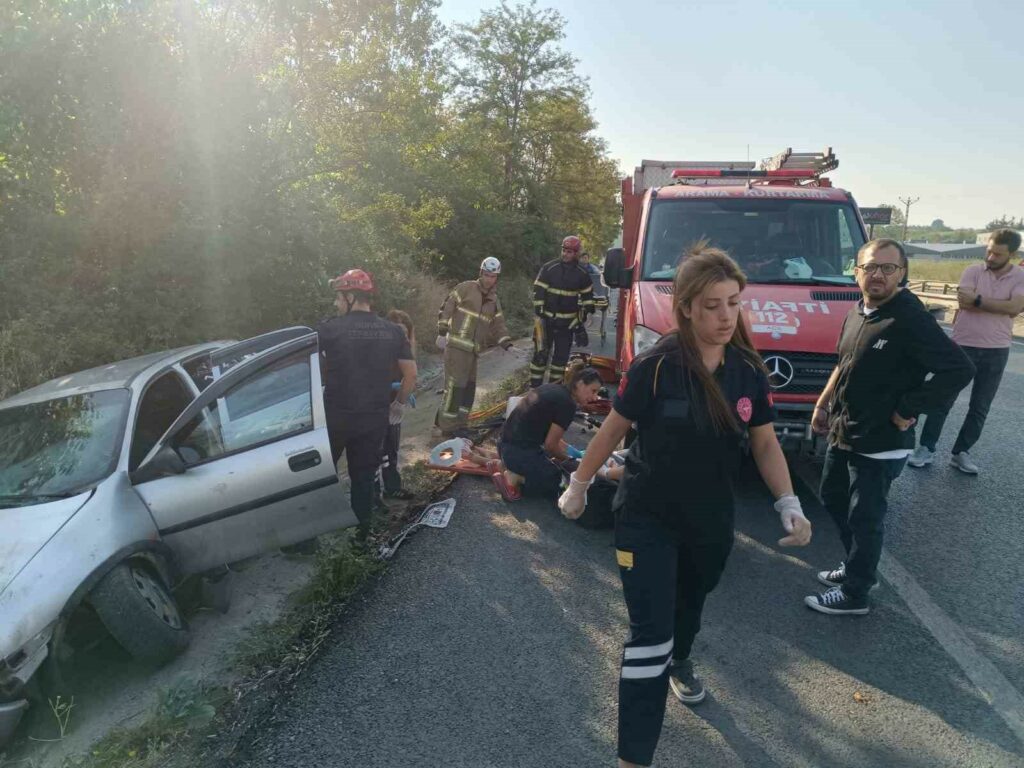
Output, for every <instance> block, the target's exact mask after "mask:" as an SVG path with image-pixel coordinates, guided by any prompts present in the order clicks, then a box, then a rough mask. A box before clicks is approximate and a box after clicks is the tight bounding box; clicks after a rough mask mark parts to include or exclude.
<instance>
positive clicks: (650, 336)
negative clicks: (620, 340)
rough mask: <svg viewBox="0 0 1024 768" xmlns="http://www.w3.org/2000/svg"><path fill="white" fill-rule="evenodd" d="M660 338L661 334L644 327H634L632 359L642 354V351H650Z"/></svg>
mask: <svg viewBox="0 0 1024 768" xmlns="http://www.w3.org/2000/svg"><path fill="white" fill-rule="evenodd" d="M660 338H661V334H660V333H657V332H655V331H652V330H651V329H650V328H648V327H647V326H645V325H634V326H633V357H636V356H637V355H639V354H641V353H642V352H644V350H647V349H650V348H651V347H653V346H654V345H655V344H657V343H658V339H660Z"/></svg>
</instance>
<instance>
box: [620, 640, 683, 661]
mask: <svg viewBox="0 0 1024 768" xmlns="http://www.w3.org/2000/svg"><path fill="white" fill-rule="evenodd" d="M674 644H675V639H672V640H666V641H665V642H664V643H662V644H661V645H641V646H634V647H633V648H626V649H625V651H624V652H623V654H622V658H624V659H625V660H626V661H631V660H632V659H653V658H655V657H657V656H664V655H665V654H666V653H671V652H672V648H673V646H674Z"/></svg>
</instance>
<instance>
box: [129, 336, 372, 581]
mask: <svg viewBox="0 0 1024 768" xmlns="http://www.w3.org/2000/svg"><path fill="white" fill-rule="evenodd" d="M317 352H318V349H317V336H316V334H311V333H308V332H307V334H306V335H305V336H303V337H300V338H297V339H292V340H290V341H286V342H284V343H282V344H278V345H277V346H275V347H272V348H271V349H267V350H264V351H263V352H261V353H259V354H257V355H255V356H253V357H250V358H248V359H246V360H245V361H244V362H240V363H238V364H237V365H235V366H234V367H232V368H231V369H230V370H228V371H227V372H226V373H224V374H223V375H222V376H221V377H220V378H218V379H217V380H216V381H214V382H213V383H211V384H210V385H209V386H208V387H207V388H206V389H205V390H204V391H203V393H202V394H201V395H200V396H199V397H198V398H196V399H195V400H194V401H193V402H192V403H191V404H190V405H189V406H188V407H187V408H186V409H185V411H184V412H183V413H182V414H181V415H180V416H179V417H178V419H177V420H176V421H175V423H174V424H172V425H171V427H170V429H169V430H168V431H167V433H166V434H165V435H164V436H163V437H162V438H161V439H160V441H159V442H158V443H157V445H156V446H155V447H154V448H153V450H152V451H151V452H150V454H149V455H148V456H147V457H146V459H145V460H144V461H143V462H142V464H141V465H140V467H139V469H138V470H137V471H136V472H133V473H132V474H131V475H130V477H131V479H132V483H133V485H134V487H135V490H136V492H137V493H138V494H139V496H141V497H142V499H143V501H144V502H145V503H146V505H147V506H148V507H149V510H150V512H151V514H152V515H153V519H154V520H155V521H156V525H157V527H158V529H159V530H160V535H161V536H162V537H163V539H164V541H165V542H166V543H167V544H168V545H169V546H170V547H171V548H172V549H173V550H174V551H175V553H176V554H177V555H178V558H179V565H180V567H181V568H182V570H183V572H185V573H193V572H196V571H202V570H206V569H208V568H211V567H214V566H217V565H220V564H222V563H228V562H233V561H235V560H240V559H242V558H245V557H249V556H251V555H254V554H257V553H259V552H264V551H267V550H271V549H275V548H277V547H281V546H284V545H287V544H293V543H295V542H298V541H302V540H305V539H308V538H311V537H313V536H316V535H318V534H321V533H324V532H326V531H329V530H333V529H336V528H341V527H345V526H349V525H354V524H355V523H356V522H357V521H356V517H355V515H354V514H353V513H352V510H351V506H350V504H349V502H348V499H347V498H346V495H345V494H344V493H343V492H342V489H341V487H340V485H339V483H338V475H337V472H336V469H335V467H334V463H333V462H332V460H331V448H330V442H329V440H328V437H327V426H326V421H325V416H324V407H323V398H322V394H321V387H320V364H319V355H318V354H317Z"/></svg>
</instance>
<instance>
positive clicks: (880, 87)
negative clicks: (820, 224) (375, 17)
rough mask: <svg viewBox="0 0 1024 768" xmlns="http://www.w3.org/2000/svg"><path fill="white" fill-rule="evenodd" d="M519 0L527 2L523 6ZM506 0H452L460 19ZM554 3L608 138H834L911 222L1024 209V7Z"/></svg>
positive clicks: (674, 145) (709, 143) (860, 192)
mask: <svg viewBox="0 0 1024 768" xmlns="http://www.w3.org/2000/svg"><path fill="white" fill-rule="evenodd" d="M513 4H514V3H513ZM496 5H497V0H493V1H492V2H481V1H480V0H442V3H441V7H440V9H439V11H438V14H439V17H440V18H441V20H442V21H443V22H445V23H446V24H451V23H453V22H471V21H473V20H475V19H476V18H478V17H479V14H480V11H481V10H482V9H486V8H493V7H495V6H496ZM1013 5H1016V4H1011V3H997V2H987V1H986V2H966V1H964V2H953V1H952V0H934V1H933V2H923V1H921V0H918V1H916V2H899V0H889V2H877V1H876V0H859V1H854V2H850V1H849V0H846V1H845V2H833V1H832V0H817V2H803V1H801V2H778V1H777V0H776V1H775V2H769V1H768V0H762V1H761V2H754V1H753V0H746V1H743V2H734V1H732V0H704V2H684V1H677V2H669V1H668V0H634V1H633V2H623V0H538V6H539V7H542V8H543V7H546V8H553V9H555V10H557V11H559V12H560V13H561V14H562V16H563V17H564V18H565V20H566V22H567V23H566V39H565V42H564V48H565V49H566V50H567V51H569V52H570V53H572V54H573V55H574V56H575V57H576V58H577V59H578V71H579V72H580V73H581V74H583V75H584V76H585V77H587V78H588V80H589V83H590V89H591V106H592V108H593V111H594V115H595V117H596V118H597V120H598V123H599V127H598V129H597V133H598V134H599V135H600V136H601V137H603V138H604V139H605V140H606V141H607V142H608V148H609V154H610V155H611V157H613V158H614V159H615V160H617V161H618V163H619V166H620V168H622V169H623V171H624V172H626V173H631V172H632V169H633V167H634V166H636V165H638V164H639V162H640V160H641V159H645V158H646V159H657V160H746V159H747V157H748V147H749V157H750V159H752V160H759V159H761V158H762V157H768V156H770V155H774V154H776V153H777V152H780V151H782V150H783V149H785V148H787V147H792V148H793V149H794V151H816V150H819V149H822V148H824V147H826V146H831V147H832V148H833V151H834V152H835V153H836V155H837V156H838V158H839V168H838V169H837V170H836V171H833V172H832V173H831V174H829V176H830V177H831V178H832V180H833V183H835V185H836V186H839V187H842V188H844V189H846V190H848V191H850V192H851V193H852V194H853V196H854V198H855V199H856V200H857V202H858V204H859V205H861V206H865V207H868V206H875V205H878V204H880V203H892V204H894V205H898V204H899V202H898V198H901V197H902V198H908V197H909V198H920V199H919V201H918V202H916V203H915V204H914V205H913V206H912V207H911V209H910V223H911V224H930V223H931V222H932V221H933V220H934V219H942V220H943V222H944V223H945V224H946V225H947V226H951V227H973V228H980V227H983V226H984V225H985V223H986V222H988V221H990V220H991V219H993V218H997V217H999V216H1002V215H1004V214H1006V215H1008V216H1015V217H1019V216H1024V191H1022V190H1024V188H1022V186H1021V184H1020V182H1019V181H1018V180H1017V179H1016V173H1018V172H1020V171H1021V170H1022V169H1021V165H1022V161H1024V3H1022V4H1020V5H1017V6H1016V8H1015V9H1012V10H1011V7H1012V6H1013Z"/></svg>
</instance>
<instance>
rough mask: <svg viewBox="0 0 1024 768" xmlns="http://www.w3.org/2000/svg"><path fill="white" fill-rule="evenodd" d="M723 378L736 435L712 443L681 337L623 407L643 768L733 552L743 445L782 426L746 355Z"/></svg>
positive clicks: (623, 545)
mask: <svg viewBox="0 0 1024 768" xmlns="http://www.w3.org/2000/svg"><path fill="white" fill-rule="evenodd" d="M715 378H716V380H717V382H718V384H719V387H720V388H721V391H722V393H723V394H724V396H725V399H726V402H727V403H728V404H729V405H730V406H731V407H732V410H733V415H734V417H735V421H736V425H737V426H738V427H739V428H740V429H739V431H731V430H730V431H728V432H726V433H722V434H719V433H716V432H715V430H714V427H713V426H712V424H711V422H710V415H709V414H708V413H707V408H706V406H705V405H703V404H704V403H706V398H705V397H704V396H703V394H699V395H698V394H696V393H695V392H694V387H693V385H692V384H691V377H690V376H689V375H688V374H687V372H686V369H685V366H684V364H683V363H682V359H681V355H680V353H679V344H678V340H677V337H676V336H675V335H674V334H673V335H671V336H666V337H664V338H663V339H662V340H661V341H659V342H658V344H657V345H656V346H655V347H654V348H653V349H651V350H650V351H648V352H647V353H645V354H644V355H642V356H641V357H639V358H638V359H637V360H636V361H635V362H634V363H633V365H632V366H631V367H630V369H629V372H628V374H627V375H626V376H625V377H624V378H623V380H622V383H621V385H620V388H619V393H618V395H617V396H616V398H615V402H614V408H615V410H616V411H617V412H618V413H619V414H620V415H622V416H623V417H625V418H627V419H629V420H630V421H633V422H635V424H636V428H637V439H636V441H635V442H634V443H633V445H632V446H631V447H630V451H629V453H628V454H627V458H626V469H625V475H624V477H623V479H622V482H621V483H620V485H619V490H618V492H617V494H616V498H615V501H614V504H613V506H614V507H615V517H616V520H615V549H616V559H617V561H618V565H619V576H620V578H621V580H622V590H623V594H624V596H625V600H626V608H627V611H628V613H629V639H628V640H627V642H626V643H625V648H624V650H623V656H622V666H621V676H620V679H619V757H620V758H622V759H623V760H626V761H628V762H631V763H636V764H637V765H650V764H651V762H652V760H653V757H654V750H655V747H656V746H657V743H658V737H659V735H660V734H661V725H662V720H663V718H664V715H665V698H666V695H667V692H668V685H669V675H670V674H671V672H672V665H673V663H678V662H684V661H685V660H686V659H687V658H688V657H689V655H690V650H691V647H692V645H693V641H694V638H695V637H696V635H697V632H698V631H699V630H700V621H701V613H702V611H703V608H704V600H705V598H706V597H707V595H708V593H710V592H711V590H712V589H714V587H715V585H716V584H717V583H718V580H719V577H720V576H721V574H722V570H723V569H724V567H725V562H726V560H727V558H728V556H729V552H730V550H731V549H732V541H733V494H732V478H733V477H734V476H735V474H736V472H737V471H738V469H739V466H740V455H741V454H740V450H741V449H740V446H741V438H742V436H743V433H744V432H745V431H746V430H747V429H748V428H750V427H756V426H761V425H764V424H769V423H771V422H772V420H773V419H774V408H773V407H772V403H771V395H770V390H769V387H768V380H767V377H766V376H765V375H764V373H763V372H761V370H760V369H758V368H755V367H754V366H753V365H752V364H751V363H750V362H748V361H747V360H746V359H745V358H744V357H743V355H742V353H741V352H739V351H737V350H736V349H734V348H733V347H727V348H726V355H725V359H724V360H723V362H722V365H721V366H720V367H719V369H718V371H716V373H715Z"/></svg>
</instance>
